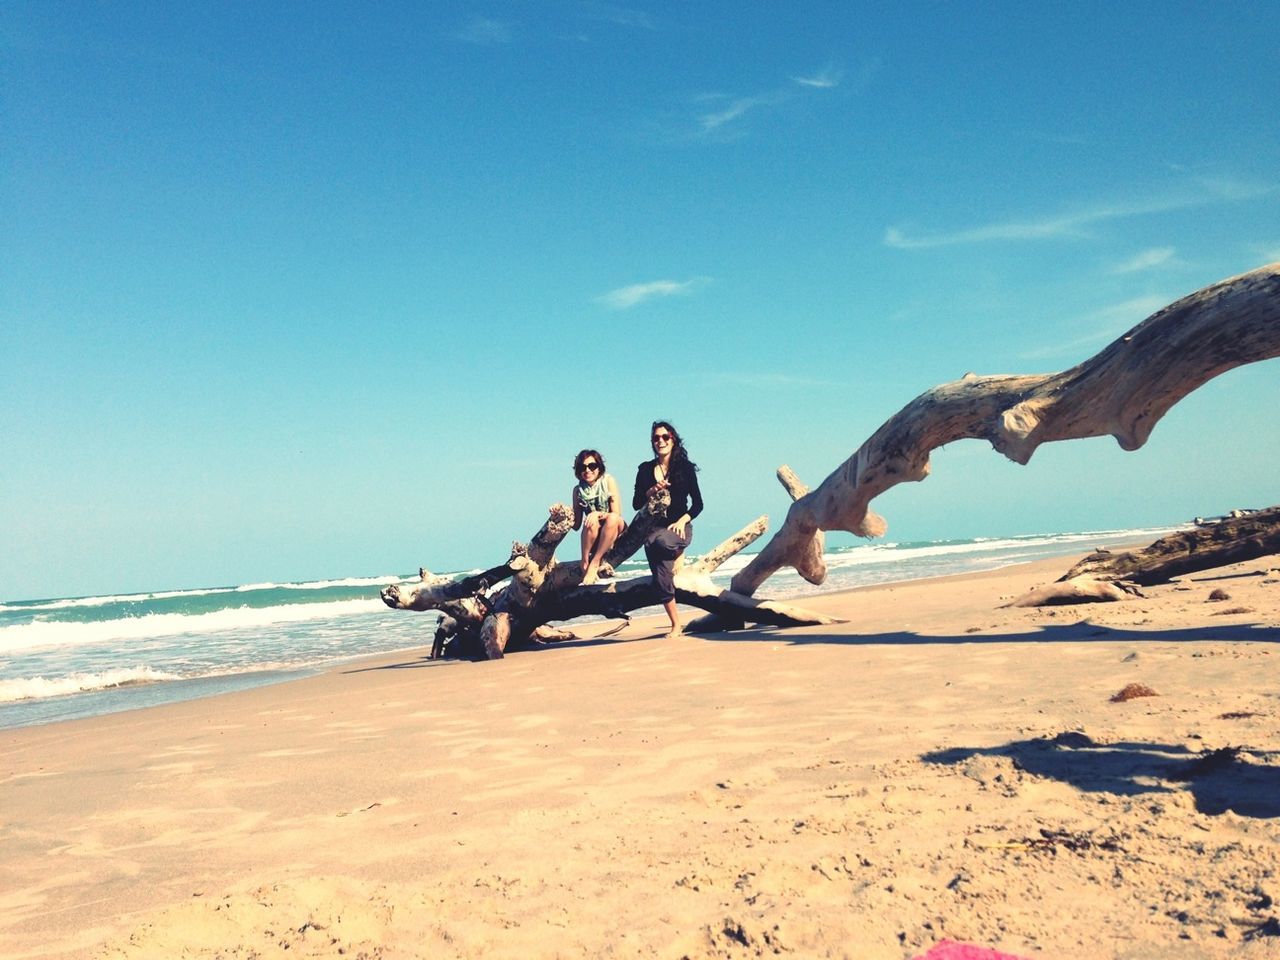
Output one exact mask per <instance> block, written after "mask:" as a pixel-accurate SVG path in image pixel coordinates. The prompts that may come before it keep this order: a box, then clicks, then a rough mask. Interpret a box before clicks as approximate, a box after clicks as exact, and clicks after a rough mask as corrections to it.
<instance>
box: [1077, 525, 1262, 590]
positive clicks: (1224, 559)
mask: <svg viewBox="0 0 1280 960" xmlns="http://www.w3.org/2000/svg"><path fill="white" fill-rule="evenodd" d="M1273 554H1280V506H1275V507H1268V508H1267V509H1265V510H1257V511H1254V512H1252V513H1249V514H1247V515H1243V516H1235V517H1226V518H1224V519H1222V520H1218V521H1217V522H1214V523H1203V524H1202V525H1200V526H1198V527H1195V528H1193V529H1190V530H1178V531H1176V532H1174V533H1171V534H1169V535H1167V536H1164V537H1161V538H1160V539H1159V540H1156V541H1155V542H1154V543H1152V544H1151V545H1150V546H1147V547H1143V548H1142V549H1141V550H1131V551H1127V552H1124V553H1111V552H1103V551H1099V552H1097V553H1093V554H1090V555H1089V556H1087V557H1085V558H1084V559H1083V560H1081V561H1080V562H1079V563H1077V564H1076V565H1075V566H1073V567H1072V568H1071V569H1070V570H1068V571H1067V572H1066V573H1065V574H1064V575H1063V576H1062V579H1063V580H1069V579H1072V578H1074V577H1080V576H1091V577H1095V578H1097V579H1099V580H1125V581H1128V582H1130V583H1138V584H1142V585H1143V586H1149V585H1151V584H1156V583H1166V582H1168V581H1169V580H1171V579H1173V578H1174V577H1180V576H1184V575H1186V574H1188V573H1196V572H1197V571H1200V570H1211V569H1213V568H1214V567H1224V566H1227V565H1228V564H1232V563H1242V562H1244V561H1245V560H1256V559H1257V558H1258V557H1265V556H1270V555H1273Z"/></svg>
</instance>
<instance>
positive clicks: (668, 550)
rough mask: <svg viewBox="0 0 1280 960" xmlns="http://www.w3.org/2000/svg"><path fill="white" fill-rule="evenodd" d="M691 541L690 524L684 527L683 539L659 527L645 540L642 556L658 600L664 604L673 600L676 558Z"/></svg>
mask: <svg viewBox="0 0 1280 960" xmlns="http://www.w3.org/2000/svg"><path fill="white" fill-rule="evenodd" d="M692 541H693V524H692V523H690V524H687V525H686V526H685V528H684V536H683V537H680V536H677V535H676V533H675V531H673V530H668V529H667V528H666V527H659V528H658V529H657V530H654V531H653V532H651V533H650V534H649V537H648V539H647V540H645V543H644V555H645V556H646V557H648V559H649V569H650V570H652V571H653V585H654V586H655V587H657V588H658V599H659V600H661V601H663V602H665V601H667V600H674V599H675V597H676V585H675V580H674V577H675V570H676V557H678V556H680V554H682V553H684V551H685V549H686V548H687V547H688V546H689V544H690V543H691V542H692Z"/></svg>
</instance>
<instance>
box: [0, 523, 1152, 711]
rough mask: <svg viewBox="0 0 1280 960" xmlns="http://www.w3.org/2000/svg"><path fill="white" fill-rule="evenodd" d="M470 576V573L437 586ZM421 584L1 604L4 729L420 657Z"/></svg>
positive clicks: (902, 552) (914, 562) (627, 568)
mask: <svg viewBox="0 0 1280 960" xmlns="http://www.w3.org/2000/svg"><path fill="white" fill-rule="evenodd" d="M1167 532H1168V528H1159V529H1133V530H1094V531H1086V532H1080V533H1049V534H1035V535H1028V536H1018V537H1005V538H982V537H978V538H974V539H970V540H933V541H923V542H914V543H893V542H869V543H859V544H856V545H853V546H847V547H841V548H837V549H833V550H830V551H829V552H828V554H827V558H826V559H827V567H828V575H827V581H826V583H825V584H823V585H822V586H821V587H814V586H811V585H810V584H807V583H805V582H804V581H803V580H801V579H800V578H799V577H797V576H796V575H795V573H793V572H790V571H786V572H779V573H778V574H776V575H775V576H774V577H773V578H772V579H770V580H769V581H768V582H767V583H766V584H765V586H764V587H762V588H761V590H760V591H759V595H760V596H762V597H763V596H767V597H771V598H774V599H784V598H797V597H803V596H806V595H812V594H814V593H820V592H830V591H834V590H846V589H850V588H853V587H857V586H863V585H869V584H876V583H890V582H900V581H905V580H916V579H921V578H926V577H937V576H945V575H948V574H955V573H969V572H975V571H980V570H992V569H996V568H998V567H1003V566H1007V565H1009V564H1013V563H1022V562H1026V561H1029V560H1037V559H1041V558H1045V557H1053V556H1064V555H1068V554H1076V553H1083V552H1087V551H1088V550H1090V549H1092V548H1094V547H1095V546H1099V547H1105V546H1117V545H1121V544H1133V543H1147V542H1150V541H1151V540H1154V539H1156V538H1157V537H1159V536H1161V535H1162V534H1164V533H1167ZM749 559H750V555H749V554H739V555H738V556H736V557H734V558H732V559H731V560H730V561H729V562H728V563H726V564H725V565H724V566H722V567H721V568H720V570H719V571H717V573H716V575H715V576H714V577H713V580H714V581H715V582H716V583H717V584H720V585H723V586H728V583H729V580H730V579H731V578H732V576H733V574H734V572H735V571H737V570H739V569H741V567H742V566H743V565H744V564H745V563H747V561H748V560H749ZM472 572H478V571H456V572H455V573H452V574H446V575H449V576H453V575H461V574H466V573H472ZM647 573H648V568H647V566H646V565H645V563H644V560H643V557H641V558H640V560H639V561H629V562H628V563H625V564H623V566H622V568H621V569H620V570H619V572H618V575H619V576H620V577H628V576H637V575H643V574H647ZM416 579H417V576H416V574H415V575H414V576H412V577H409V576H405V575H400V574H388V575H384V576H376V577H352V578H348V579H337V580H319V581H311V582H305V583H250V584H242V585H239V586H223V587H208V588H205V589H194V590H164V591H156V592H153V593H133V594H122V595H114V596H101V597H68V598H56V599H48V600H11V601H0V729H4V728H12V727H22V726H30V725H33V724H41V723H51V722H54V721H59V720H68V719H73V718H78V717H90V716H97V715H100V714H106V713H114V712H116V711H119V710H130V709H137V708H140V707H146V706H151V705H154V704H160V703H170V702H173V701H177V700H187V699H191V698H195V697H204V696H210V695H213V694H217V693H223V692H226V691H230V690H237V689H244V688H248V687H255V686H262V685H265V684H270V683H278V682H281V681H283V680H288V679H291V678H294V677H300V676H305V675H308V674H312V673H317V672H319V671H321V670H323V669H326V668H329V667H331V666H333V665H335V664H338V663H341V662H343V661H346V660H352V659H354V658H357V657H361V656H366V655H368V654H375V653H386V652H391V651H397V650H409V649H416V648H421V647H424V646H425V647H429V646H430V644H431V637H432V633H433V631H434V629H435V624H436V616H437V615H436V614H435V613H409V612H405V611H399V610H390V609H388V608H387V607H386V606H385V605H384V604H383V603H382V601H381V600H380V599H379V598H378V591H379V590H380V589H381V588H382V587H383V586H385V585H386V584H388V583H407V582H413V581H414V580H416ZM654 612H657V611H656V610H655V611H654ZM637 613H639V611H637Z"/></svg>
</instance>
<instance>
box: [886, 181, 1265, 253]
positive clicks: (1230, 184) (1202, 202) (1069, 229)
mask: <svg viewBox="0 0 1280 960" xmlns="http://www.w3.org/2000/svg"><path fill="white" fill-rule="evenodd" d="M1277 190H1280V188H1278V187H1276V186H1272V185H1258V184H1247V183H1239V182H1235V181H1227V180H1204V181H1201V182H1200V183H1199V184H1197V185H1196V187H1195V188H1194V189H1192V190H1188V191H1187V192H1185V193H1183V194H1181V195H1178V196H1170V197H1164V198H1156V199H1152V200H1147V201H1142V202H1138V203H1118V204H1104V205H1101V206H1096V207H1089V208H1086V209H1083V210H1078V211H1075V212H1072V213H1065V214H1059V215H1058V216H1051V217H1043V218H1041V219H1038V220H1012V221H1005V222H1002V223H989V224H984V225H982V226H979V227H967V228H965V229H962V230H954V231H951V232H949V233H933V234H917V235H914V236H912V235H909V234H908V233H907V232H906V231H905V230H904V229H902V228H900V227H889V228H888V229H887V230H886V231H885V235H884V244H885V246H888V247H895V248H897V249H899V250H924V249H929V248H932V247H950V246H957V245H960V244H971V243H989V242H992V241H1001V240H1045V239H1060V238H1069V237H1075V238H1080V237H1087V236H1088V235H1089V232H1088V228H1089V227H1091V226H1093V225H1094V224H1098V223H1103V222H1106V221H1108V220H1118V219H1123V218H1126V217H1138V216H1145V215H1149V214H1156V213H1167V212H1170V211H1173V210H1185V209H1187V208H1189V207H1201V206H1206V205H1208V204H1211V203H1217V202H1231V201H1236V200H1245V199H1252V198H1256V197H1261V196H1266V195H1268V194H1272V193H1275V192H1277Z"/></svg>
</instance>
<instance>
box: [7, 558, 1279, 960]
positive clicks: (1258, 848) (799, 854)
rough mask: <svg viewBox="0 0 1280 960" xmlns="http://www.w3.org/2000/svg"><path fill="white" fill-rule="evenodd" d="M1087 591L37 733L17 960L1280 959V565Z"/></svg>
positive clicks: (16, 840)
mask: <svg viewBox="0 0 1280 960" xmlns="http://www.w3.org/2000/svg"><path fill="white" fill-rule="evenodd" d="M1071 562H1072V558H1061V559H1057V560H1050V561H1042V562H1040V563H1036V564H1030V565H1025V566H1019V567H1012V568H1008V569H1006V570H1001V571H996V572H994V573H988V574H979V575H971V576H963V577H954V578H945V579H940V580H933V581H920V582H914V583H910V584H902V585H896V586H884V587H877V588H868V589H864V590H857V591H853V592H849V593H844V594H833V595H828V596H824V597H821V598H818V599H813V600H808V601H805V602H806V603H807V604H808V605H809V606H812V607H815V608H819V609H822V610H824V611H826V612H829V613H833V614H836V615H838V616H842V617H845V618H847V619H848V623H846V624H843V625H840V626H837V627H815V628H805V629H799V630H789V631H771V630H759V631H752V632H746V633H742V634H737V635H720V636H714V637H710V638H683V639H679V640H675V641H665V640H661V639H658V638H657V636H656V635H657V634H659V633H661V632H662V627H661V623H660V622H658V621H649V622H647V623H643V624H641V623H637V624H635V625H633V626H631V627H628V629H627V630H626V631H625V632H624V633H622V634H621V635H619V637H615V638H610V639H608V640H600V641H590V640H587V641H581V642H576V643H574V642H571V643H566V644H560V645H556V646H554V647H552V648H549V649H546V650H539V651H536V652H531V653H522V654H516V655H513V656H511V657H508V658H507V659H506V660H504V661H502V662H498V663H479V664H472V663H457V662H448V663H432V662H429V661H427V660H426V659H425V656H426V649H425V647H426V646H429V643H430V627H431V626H432V625H433V624H434V621H435V617H434V616H433V615H421V614H412V613H406V614H405V616H421V617H422V623H423V643H424V649H423V650H422V651H417V652H414V653H412V654H400V655H395V656H389V657H382V658H379V659H376V660H370V661H362V662H359V663H355V664H347V665H343V666H340V667H338V668H336V669H334V670H333V671H331V672H329V673H327V674H324V675H321V676H317V677H312V678H307V679H303V680H298V681H294V682H290V683H285V684H281V685H277V686H271V687H264V688H258V689H254V690H250V691H245V692H239V693H233V694H227V695H223V696H218V697H213V698H209V699H205V700H199V701H192V702H186V703H178V704H171V705H167V706H161V707H155V708H151V709H146V710H139V711H134V712H129V713H123V714H116V715H112V716H105V717H99V718H94V719H90V720H83V721H72V722H66V723H59V724H53V725H48V726H43V727H35V728H29V729H21V730H9V731H3V732H0V745H2V746H3V749H2V755H3V761H2V765H0V956H4V957H53V956H86V957H109V958H141V957H157V958H159V957H166V958H168V957H198V958H212V957H227V958H232V957H234V958H249V957H263V958H275V957H299V956H301V957H314V956H322V957H337V956H344V957H349V958H355V957H368V958H372V957H389V958H392V957H486V958H494V957H513V958H514V957H522V958H528V957H614V956H617V957H664V958H667V957H669V958H680V957H691V958H700V957H753V956H772V955H775V954H776V955H785V956H794V957H828V956H830V957H857V958H894V960H898V958H905V957H913V956H916V955H919V954H922V953H924V952H925V951H927V950H928V949H930V947H931V946H932V945H934V944H935V943H937V942H938V941H940V940H943V939H951V940H957V941H962V942H966V943H972V944H980V945H983V946H987V947H993V948H999V949H1000V950H1003V951H1007V952H1009V953H1014V954H1018V955H1020V956H1027V957H1031V956H1044V957H1055V958H1065V957H1073V958H1074V957H1100V958H1105V957H1123V958H1157V957H1159V958H1193V957H1276V956H1280V646H1278V645H1277V641H1280V573H1276V572H1274V571H1273V572H1271V573H1268V570H1269V569H1270V568H1273V567H1276V566H1280V563H1278V562H1277V560H1276V558H1271V560H1270V562H1268V561H1265V560H1264V561H1257V562H1253V563H1246V564H1242V565H1239V566H1236V567H1230V568H1224V569H1223V570H1220V571H1212V572H1208V573H1204V574H1197V575H1194V576H1192V577H1189V578H1185V579H1184V580H1182V581H1181V582H1180V583H1177V584H1174V585H1168V586H1163V587H1157V588H1151V589H1149V590H1148V591H1147V593H1148V597H1147V598H1146V599H1135V600H1133V601H1129V602H1124V603H1113V604H1089V605H1083V606H1076V607H1058V608H1042V609H1016V610H1009V609H998V606H999V604H1001V603H1002V602H1005V601H1007V600H1008V599H1011V598H1012V597H1013V596H1014V595H1016V594H1019V593H1021V592H1023V591H1024V590H1026V589H1028V588H1030V587H1031V586H1033V585H1036V584H1040V583H1044V582H1047V581H1049V580H1052V579H1054V578H1055V577H1056V576H1057V575H1059V574H1060V573H1061V572H1063V571H1064V570H1066V568H1067V567H1068V566H1069V565H1070V563H1071ZM1214 588H1221V589H1223V590H1225V591H1226V592H1227V593H1229V594H1230V599H1229V600H1225V601H1220V602H1211V601H1209V600H1208V597H1209V594H1210V592H1211V591H1212V590H1213V589H1214ZM762 592H767V588H766V591H762ZM593 629H597V630H598V629H599V627H598V626H597V627H594V628H593ZM584 632H589V631H584ZM1129 684H1144V685H1146V686H1147V687H1149V688H1150V689H1151V690H1152V691H1154V692H1155V693H1156V694H1158V695H1156V696H1148V697H1140V698H1137V699H1131V700H1128V701H1125V702H1111V697H1112V695H1113V694H1115V693H1117V692H1118V691H1120V690H1121V689H1122V688H1124V687H1125V686H1127V685H1129Z"/></svg>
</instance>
